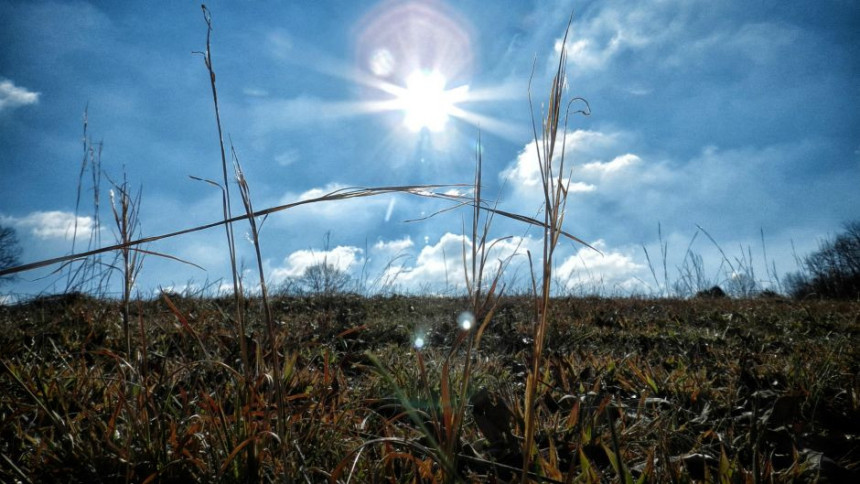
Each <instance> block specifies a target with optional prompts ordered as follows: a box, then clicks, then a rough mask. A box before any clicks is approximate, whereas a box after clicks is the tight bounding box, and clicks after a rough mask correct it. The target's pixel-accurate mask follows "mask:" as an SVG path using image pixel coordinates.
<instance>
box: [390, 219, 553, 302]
mask: <svg viewBox="0 0 860 484" xmlns="http://www.w3.org/2000/svg"><path fill="white" fill-rule="evenodd" d="M537 245H538V244H537V242H536V241H535V240H533V239H531V238H523V237H512V238H508V239H502V240H493V241H489V242H488V243H487V247H488V257H487V267H486V268H485V272H484V275H485V281H486V280H487V279H488V278H489V277H491V276H492V274H493V273H494V272H495V271H496V270H497V268H498V266H499V262H500V261H505V262H506V261H507V260H508V259H511V258H512V257H513V259H511V260H512V266H510V267H509V269H511V270H510V271H506V274H507V275H512V274H514V273H515V272H516V268H515V267H514V266H516V265H517V263H518V262H521V260H520V259H522V260H524V258H525V253H526V250H532V251H534V250H535V249H537ZM471 247H472V243H471V240H470V239H469V238H468V237H464V236H463V235H459V234H453V233H450V232H446V233H445V234H444V235H442V236H441V237H440V238H439V240H438V242H436V243H435V244H427V245H425V246H424V247H422V248H421V251H420V252H419V253H418V255H417V256H416V257H415V258H414V260H409V261H407V262H404V263H402V264H398V265H396V266H391V267H388V268H386V270H387V271H388V272H390V273H391V274H396V277H397V279H396V281H397V284H398V286H400V287H402V288H404V289H406V290H408V291H428V290H429V291H431V292H446V291H452V290H464V289H465V285H466V282H465V280H466V279H465V275H466V272H465V269H464V267H463V250H466V253H467V257H466V261H467V264H469V267H470V269H469V270H471V262H470V260H471V255H470V254H471ZM389 278H390V277H389Z"/></svg>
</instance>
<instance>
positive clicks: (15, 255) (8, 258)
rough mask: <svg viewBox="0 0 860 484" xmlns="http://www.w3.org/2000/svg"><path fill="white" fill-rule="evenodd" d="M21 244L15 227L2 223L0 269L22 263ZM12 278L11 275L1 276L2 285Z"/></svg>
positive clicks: (0, 231) (0, 232) (0, 230)
mask: <svg viewBox="0 0 860 484" xmlns="http://www.w3.org/2000/svg"><path fill="white" fill-rule="evenodd" d="M19 257H21V244H20V243H19V242H18V236H17V235H16V234H15V229H13V228H11V227H3V226H2V225H0V269H6V268H8V267H14V266H17V265H18V264H20V260H19ZM11 280H12V277H11V276H6V277H0V285H2V284H3V283H4V282H9V281H11Z"/></svg>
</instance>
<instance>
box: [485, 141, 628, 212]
mask: <svg viewBox="0 0 860 484" xmlns="http://www.w3.org/2000/svg"><path fill="white" fill-rule="evenodd" d="M623 137H624V134H623V133H604V132H600V131H590V130H581V129H580V130H576V131H573V132H570V133H568V134H567V139H566V140H564V141H562V140H561V137H559V139H557V140H556V146H555V158H554V160H553V161H554V163H553V165H554V169H556V170H557V169H558V167H559V166H560V160H561V156H562V151H563V152H564V157H565V171H566V172H568V173H572V174H573V176H572V178H571V179H570V180H569V182H570V185H569V193H570V194H576V193H588V192H595V191H598V190H600V186H599V183H600V181H602V179H604V178H606V177H608V176H613V175H617V174H620V173H624V172H625V171H628V170H629V169H630V168H631V167H634V166H635V165H638V164H639V163H640V162H641V161H642V160H641V158H639V156H637V155H634V154H632V153H627V154H623V155H618V154H617V153H618V152H619V151H621V147H620V144H621V140H622V138H623ZM537 156H538V155H537V152H536V150H535V142H534V141H531V142H529V143H528V144H526V145H525V146H524V147H523V149H522V150H521V151H520V153H519V155H518V156H517V159H516V160H515V161H514V162H513V163H512V164H511V165H510V166H509V167H508V168H506V169H505V170H503V171H502V172H501V173H500V175H499V176H500V178H503V179H506V180H507V182H508V184H509V185H510V186H511V187H512V188H513V192H514V197H515V198H516V200H514V202H515V203H517V204H519V203H522V202H525V203H526V204H528V203H534V202H539V201H541V200H542V199H543V192H542V191H541V179H540V169H539V166H538V157H537ZM610 157H611V159H610V161H602V160H605V159H607V158H610ZM585 160H588V161H587V162H585V163H584V161H585ZM571 169H572V172H571Z"/></svg>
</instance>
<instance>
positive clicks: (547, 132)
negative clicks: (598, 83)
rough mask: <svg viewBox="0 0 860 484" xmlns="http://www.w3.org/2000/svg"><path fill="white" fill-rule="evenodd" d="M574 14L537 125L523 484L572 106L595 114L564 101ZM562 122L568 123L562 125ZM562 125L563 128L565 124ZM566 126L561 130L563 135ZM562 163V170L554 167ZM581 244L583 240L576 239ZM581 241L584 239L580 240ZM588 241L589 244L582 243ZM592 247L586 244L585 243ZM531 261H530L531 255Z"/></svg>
mask: <svg viewBox="0 0 860 484" xmlns="http://www.w3.org/2000/svg"><path fill="white" fill-rule="evenodd" d="M572 21H573V17H572V16H571V19H570V21H569V22H568V27H567V30H566V31H565V34H564V38H563V39H562V44H561V51H560V53H559V60H558V68H557V69H556V73H555V76H554V77H553V80H552V85H551V87H550V95H549V102H548V104H547V105H546V106H545V109H546V113H545V114H544V119H543V123H542V130H541V133H540V136H539V135H538V129H537V126H536V125H535V124H534V118H532V119H533V128H534V140H535V149H536V151H537V161H538V166H539V169H540V180H541V188H542V192H543V197H544V202H543V215H544V219H543V234H542V235H543V251H542V254H541V264H540V273H541V279H540V291H538V287H537V280H536V279H535V277H534V274H533V275H532V282H533V284H532V285H533V288H534V296H535V318H536V324H535V326H534V336H533V343H532V345H533V347H532V356H531V363H530V371H529V373H528V377H527V379H526V389H525V399H524V401H523V407H524V409H525V418H524V420H525V424H524V425H525V428H524V430H523V434H524V435H523V468H522V474H521V481H520V482H522V483H525V482H526V480H527V473H528V472H529V470H530V469H531V465H532V462H533V461H534V459H535V456H536V455H537V449H536V448H535V447H534V438H535V430H536V423H537V418H538V415H536V412H537V404H536V398H537V392H538V386H539V384H540V383H541V366H542V363H543V350H544V343H545V341H546V335H547V330H548V328H549V324H550V321H549V309H550V304H551V301H550V298H551V295H552V270H553V256H554V254H555V249H556V247H557V246H558V241H559V239H560V237H561V236H562V234H563V233H564V229H563V224H564V217H565V211H566V209H567V193H568V186H569V184H570V174H569V173H566V172H565V149H564V144H565V140H566V136H567V130H566V126H567V117H568V115H569V114H570V108H571V105H572V104H573V103H574V102H582V103H584V105H585V108H584V109H582V110H577V111H575V112H577V113H582V114H584V115H588V114H590V112H591V111H590V108H589V106H588V102H587V101H585V100H584V99H582V98H573V99H571V100H570V101H569V102H568V103H567V104H565V103H564V102H563V98H564V88H565V83H566V77H565V68H566V64H567V50H566V48H567V35H568V33H569V31H570V23H571V22H572ZM529 103H530V104H531V85H530V86H529ZM562 118H563V119H564V121H563V122H562ZM560 123H563V124H560ZM559 127H561V132H559ZM559 134H560V135H561V139H560V141H561V154H560V155H558V157H557V155H556V152H555V150H556V148H557V146H558V145H557V143H556V142H557V141H558V140H559ZM556 159H558V168H557V169H556V168H555V167H554V166H553V165H554V163H555V161H556ZM577 240H578V239H577ZM580 242H581V241H580ZM583 243H584V242H583ZM586 245H587V244H586ZM530 258H531V257H530Z"/></svg>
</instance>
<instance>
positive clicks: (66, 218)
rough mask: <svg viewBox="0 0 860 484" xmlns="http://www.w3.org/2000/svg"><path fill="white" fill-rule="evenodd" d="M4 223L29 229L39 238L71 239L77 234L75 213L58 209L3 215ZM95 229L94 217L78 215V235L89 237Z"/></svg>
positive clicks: (84, 237) (80, 237)
mask: <svg viewBox="0 0 860 484" xmlns="http://www.w3.org/2000/svg"><path fill="white" fill-rule="evenodd" d="M2 219H3V222H4V223H8V224H10V225H13V226H15V227H17V228H19V229H22V230H26V231H29V232H30V234H31V235H33V236H34V237H36V238H38V239H42V240H47V239H63V240H71V239H72V236H73V235H74V234H75V221H76V219H75V214H74V213H72V212H62V211H58V210H54V211H50V212H32V213H30V214H29V215H27V216H25V217H20V218H19V217H2ZM93 230H95V221H94V220H93V218H92V217H77V237H78V238H79V239H88V238H89V236H90V234H91V233H92V231H93Z"/></svg>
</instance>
